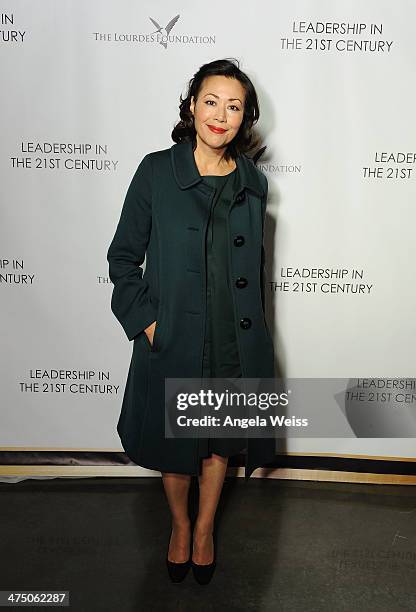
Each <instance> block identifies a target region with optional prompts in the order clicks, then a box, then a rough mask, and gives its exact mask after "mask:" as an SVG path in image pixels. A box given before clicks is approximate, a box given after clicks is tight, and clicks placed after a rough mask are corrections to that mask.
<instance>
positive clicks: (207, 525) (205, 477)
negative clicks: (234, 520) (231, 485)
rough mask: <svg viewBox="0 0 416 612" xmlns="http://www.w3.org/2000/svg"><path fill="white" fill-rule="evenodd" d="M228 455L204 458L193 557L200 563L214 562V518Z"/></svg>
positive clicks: (200, 477) (200, 478)
mask: <svg viewBox="0 0 416 612" xmlns="http://www.w3.org/2000/svg"><path fill="white" fill-rule="evenodd" d="M227 464H228V457H221V456H220V455H215V454H214V453H213V454H212V455H211V457H207V458H206V459H203V460H202V474H201V475H200V476H199V477H198V479H199V508H198V517H197V519H196V522H195V527H194V539H193V552H192V559H193V560H194V561H195V563H197V564H199V565H207V564H209V563H212V561H213V559H214V542H213V539H212V532H213V529H214V518H215V512H216V510H217V506H218V502H219V499H220V495H221V490H222V486H223V484H224V478H225V474H226V471H227Z"/></svg>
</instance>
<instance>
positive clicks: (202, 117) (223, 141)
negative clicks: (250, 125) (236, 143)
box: [190, 75, 245, 149]
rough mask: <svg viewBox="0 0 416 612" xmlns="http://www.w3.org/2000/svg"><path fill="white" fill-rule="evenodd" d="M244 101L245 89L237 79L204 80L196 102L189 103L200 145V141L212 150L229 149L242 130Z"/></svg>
mask: <svg viewBox="0 0 416 612" xmlns="http://www.w3.org/2000/svg"><path fill="white" fill-rule="evenodd" d="M244 101H245V90H244V88H243V86H242V85H241V83H240V81H238V80H237V79H234V78H230V77H225V76H222V75H221V76H219V75H215V76H209V77H207V78H206V79H204V81H203V82H202V85H201V89H200V91H199V94H198V99H197V101H196V103H195V100H194V97H193V96H192V98H191V104H190V110H191V113H192V114H193V115H194V120H195V129H196V134H197V135H196V137H197V144H199V143H198V139H200V140H201V141H202V142H204V143H205V144H206V145H208V146H209V147H212V148H213V149H221V148H223V147H226V146H227V145H228V143H229V142H231V140H232V139H233V138H234V137H235V136H236V135H237V133H238V130H239V129H240V125H241V123H242V121H243V113H244ZM213 128H214V129H213ZM215 128H217V129H215Z"/></svg>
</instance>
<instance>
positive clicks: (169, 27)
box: [149, 15, 180, 49]
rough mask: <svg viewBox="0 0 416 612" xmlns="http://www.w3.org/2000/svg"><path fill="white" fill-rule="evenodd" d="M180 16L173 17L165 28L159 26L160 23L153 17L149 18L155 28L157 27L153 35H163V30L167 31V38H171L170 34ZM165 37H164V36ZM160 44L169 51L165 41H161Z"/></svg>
mask: <svg viewBox="0 0 416 612" xmlns="http://www.w3.org/2000/svg"><path fill="white" fill-rule="evenodd" d="M179 17H180V15H176V17H173V18H172V19H171V20H170V21H169V23H168V24H167V25H166V26H165V27H163V26H161V25H159V24H158V22H157V21H156V20H155V19H152V17H149V19H150V21H151V22H152V23H153V25H154V26H156V28H157V30H155V31H154V32H151V34H156V33H157V34H161V33H162V30H165V32H166V36H169V32H170V31H171V29H172V28H173V26H174V25H175V23H176V22H177V21H178V19H179ZM162 36H163V35H162ZM159 43H160V44H161V45H162V46H163V47H165V49H167V46H168V43H167V42H165V41H163V40H159Z"/></svg>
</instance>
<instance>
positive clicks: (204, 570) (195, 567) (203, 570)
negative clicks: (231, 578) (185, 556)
mask: <svg viewBox="0 0 416 612" xmlns="http://www.w3.org/2000/svg"><path fill="white" fill-rule="evenodd" d="M213 543H214V560H213V561H212V563H208V564H207V565H199V564H198V563H195V561H193V560H192V555H191V566H192V573H193V575H194V578H195V580H196V581H197V582H198V583H199V584H208V583H209V582H210V581H211V578H212V576H213V575H214V571H215V567H216V565H217V560H216V552H215V551H216V545H215V535H214V534H213Z"/></svg>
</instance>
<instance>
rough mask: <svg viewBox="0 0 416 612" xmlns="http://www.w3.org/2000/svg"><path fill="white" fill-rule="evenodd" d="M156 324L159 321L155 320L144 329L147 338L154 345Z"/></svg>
mask: <svg viewBox="0 0 416 612" xmlns="http://www.w3.org/2000/svg"><path fill="white" fill-rule="evenodd" d="M156 325H157V321H153V323H151V324H150V325H149V327H146V328H145V330H144V333H145V334H146V336H147V339H148V340H149V342H150V345H151V346H153V338H154V335H155V329H156Z"/></svg>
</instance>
